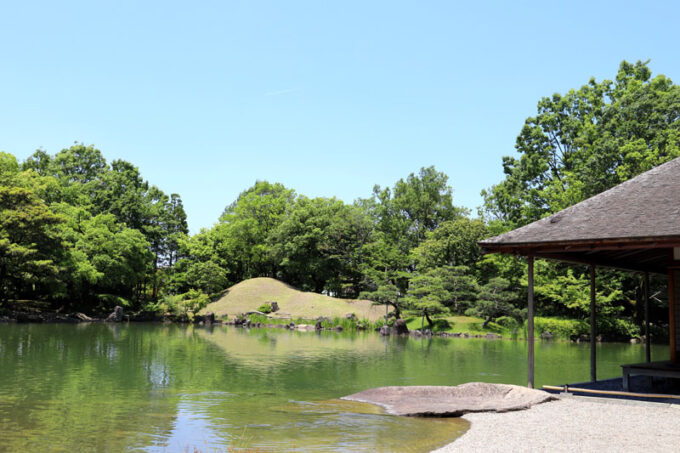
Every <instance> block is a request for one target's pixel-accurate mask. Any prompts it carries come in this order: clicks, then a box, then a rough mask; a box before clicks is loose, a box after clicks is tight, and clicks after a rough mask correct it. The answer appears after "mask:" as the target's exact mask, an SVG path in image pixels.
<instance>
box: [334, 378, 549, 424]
mask: <svg viewBox="0 0 680 453" xmlns="http://www.w3.org/2000/svg"><path fill="white" fill-rule="evenodd" d="M341 399H343V400H349V401H360V402H364V403H371V404H375V405H377V406H381V407H383V408H385V409H386V410H387V412H388V413H390V414H392V415H405V416H430V417H432V416H435V417H459V416H461V415H463V414H467V413H468V412H508V411H516V410H521V409H528V408H530V407H531V406H533V405H535V404H540V403H544V402H546V401H552V400H556V399H558V398H557V397H556V396H555V395H552V394H550V393H547V392H544V391H542V390H534V389H530V388H527V387H520V386H518V385H506V384H488V383H485V382H470V383H467V384H462V385H457V386H453V387H448V386H412V387H378V388H374V389H369V390H364V391H363V392H359V393H354V394H352V395H349V396H344V397H342V398H341Z"/></svg>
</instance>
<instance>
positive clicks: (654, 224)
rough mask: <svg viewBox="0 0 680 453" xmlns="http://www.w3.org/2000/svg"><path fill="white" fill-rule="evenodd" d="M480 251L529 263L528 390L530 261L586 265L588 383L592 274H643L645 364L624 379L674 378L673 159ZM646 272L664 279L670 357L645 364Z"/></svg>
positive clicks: (677, 199)
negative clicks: (610, 271)
mask: <svg viewBox="0 0 680 453" xmlns="http://www.w3.org/2000/svg"><path fill="white" fill-rule="evenodd" d="M479 245H480V246H481V247H482V250H483V252H484V253H510V254H514V255H519V256H525V257H527V259H528V264H529V273H528V280H529V281H528V314H527V317H528V335H527V337H528V338H527V340H528V350H529V352H528V355H529V357H528V381H529V382H528V385H529V387H532V388H533V385H534V259H535V258H545V259H552V260H558V261H563V262H568V263H579V264H586V265H588V266H590V339H591V350H590V367H591V370H590V377H591V381H595V380H596V377H597V373H596V365H595V364H596V361H595V351H596V349H595V338H596V336H597V332H596V324H595V320H596V304H595V302H596V300H595V269H596V267H608V268H615V269H621V270H627V271H635V272H641V273H643V274H644V276H645V278H644V282H645V284H644V288H645V296H644V298H645V335H646V340H647V341H646V345H647V350H646V354H647V363H646V364H636V365H624V366H623V367H624V369H623V371H624V373H623V374H624V380H623V384H624V390H627V389H626V388H625V387H626V386H627V377H628V375H629V374H647V375H655V376H672V377H680V363H679V361H680V158H677V159H674V160H672V161H670V162H667V163H665V164H663V165H660V166H658V167H656V168H654V169H652V170H649V171H647V172H645V173H642V174H640V175H638V176H637V177H635V178H633V179H630V180H628V181H626V182H624V183H622V184H620V185H618V186H616V187H613V188H611V189H609V190H607V191H605V192H602V193H600V194H598V195H596V196H594V197H592V198H589V199H587V200H585V201H582V202H581V203H578V204H576V205H574V206H571V207H569V208H567V209H564V210H562V211H560V212H558V213H556V214H553V215H551V216H549V217H546V218H544V219H541V220H538V221H536V222H533V223H531V224H529V225H526V226H523V227H521V228H517V229H515V230H513V231H510V232H508V233H505V234H502V235H500V236H495V237H492V238H489V239H487V240H485V241H482V242H480V243H479ZM649 273H656V274H663V275H666V276H667V277H668V301H669V326H670V358H669V359H670V360H669V361H665V362H656V363H651V362H650V349H649V343H650V342H649V305H648V304H649Z"/></svg>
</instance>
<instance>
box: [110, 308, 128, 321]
mask: <svg viewBox="0 0 680 453" xmlns="http://www.w3.org/2000/svg"><path fill="white" fill-rule="evenodd" d="M124 316H125V313H124V312H123V307H121V306H120V305H116V308H114V309H113V313H111V314H110V315H109V316H107V317H106V322H122V321H123V317H124Z"/></svg>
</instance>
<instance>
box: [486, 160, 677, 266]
mask: <svg viewBox="0 0 680 453" xmlns="http://www.w3.org/2000/svg"><path fill="white" fill-rule="evenodd" d="M479 245H480V246H481V247H482V249H483V250H484V251H485V252H486V253H491V252H504V253H516V254H520V255H528V254H535V255H537V256H541V255H543V256H545V257H547V258H555V259H562V260H565V261H578V262H587V263H596V262H597V261H598V260H600V261H603V264H604V265H611V266H612V267H623V268H630V269H635V270H638V269H642V270H652V271H660V272H661V271H665V267H666V266H668V265H669V261H672V249H673V247H678V246H680V158H677V159H674V160H672V161H670V162H667V163H665V164H663V165H660V166H658V167H656V168H654V169H652V170H649V171H647V172H645V173H642V174H641V175H638V176H637V177H635V178H633V179H630V180H628V181H626V182H624V183H622V184H620V185H618V186H616V187H613V188H611V189H609V190H607V191H605V192H602V193H600V194H598V195H595V196H594V197H592V198H589V199H587V200H585V201H582V202H581V203H578V204H575V205H574V206H571V207H569V208H567V209H564V210H562V211H560V212H558V213H556V214H553V215H551V216H549V217H546V218H544V219H541V220H538V221H536V222H533V223H531V224H529V225H526V226H523V227H521V228H517V229H516V230H513V231H510V232H508V233H505V234H502V235H500V236H495V237H492V238H489V239H487V240H485V241H482V242H480V243H479ZM620 249H630V250H629V251H628V252H626V253H624V254H621V255H622V256H623V257H625V258H626V259H625V260H624V261H623V262H621V263H619V264H621V266H619V265H617V262H618V261H620V260H618V258H617V257H616V254H612V253H607V254H604V255H603V254H602V253H600V254H599V256H596V255H597V251H602V250H620ZM651 249H653V250H651ZM636 250H637V251H636ZM644 253H647V254H646V255H644ZM650 253H651V255H654V256H655V258H652V256H651V255H650ZM555 254H558V255H559V256H557V255H555ZM636 254H638V256H635V255H636ZM643 255H644V256H643ZM570 258H573V259H570ZM636 259H637V261H635V260H636ZM645 260H646V261H645ZM662 268H663V269H662Z"/></svg>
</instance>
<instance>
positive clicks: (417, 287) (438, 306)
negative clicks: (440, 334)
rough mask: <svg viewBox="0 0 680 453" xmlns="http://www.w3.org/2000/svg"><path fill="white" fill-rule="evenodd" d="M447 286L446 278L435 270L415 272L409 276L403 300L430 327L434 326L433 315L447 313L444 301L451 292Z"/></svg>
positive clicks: (447, 299)
mask: <svg viewBox="0 0 680 453" xmlns="http://www.w3.org/2000/svg"><path fill="white" fill-rule="evenodd" d="M447 286H448V282H447V281H446V278H445V277H444V276H443V275H442V273H441V272H438V271H437V270H431V271H428V272H426V273H423V274H416V275H415V276H413V278H411V282H410V286H409V289H408V293H407V294H406V297H405V301H406V303H407V304H408V307H409V308H410V309H413V310H416V311H418V312H419V313H421V314H422V316H424V317H425V319H426V320H427V324H428V326H429V328H430V329H433V328H434V321H433V320H432V316H433V315H437V314H445V313H449V309H448V308H447V307H446V302H447V301H449V300H450V298H451V294H450V292H449V290H448V288H447Z"/></svg>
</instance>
